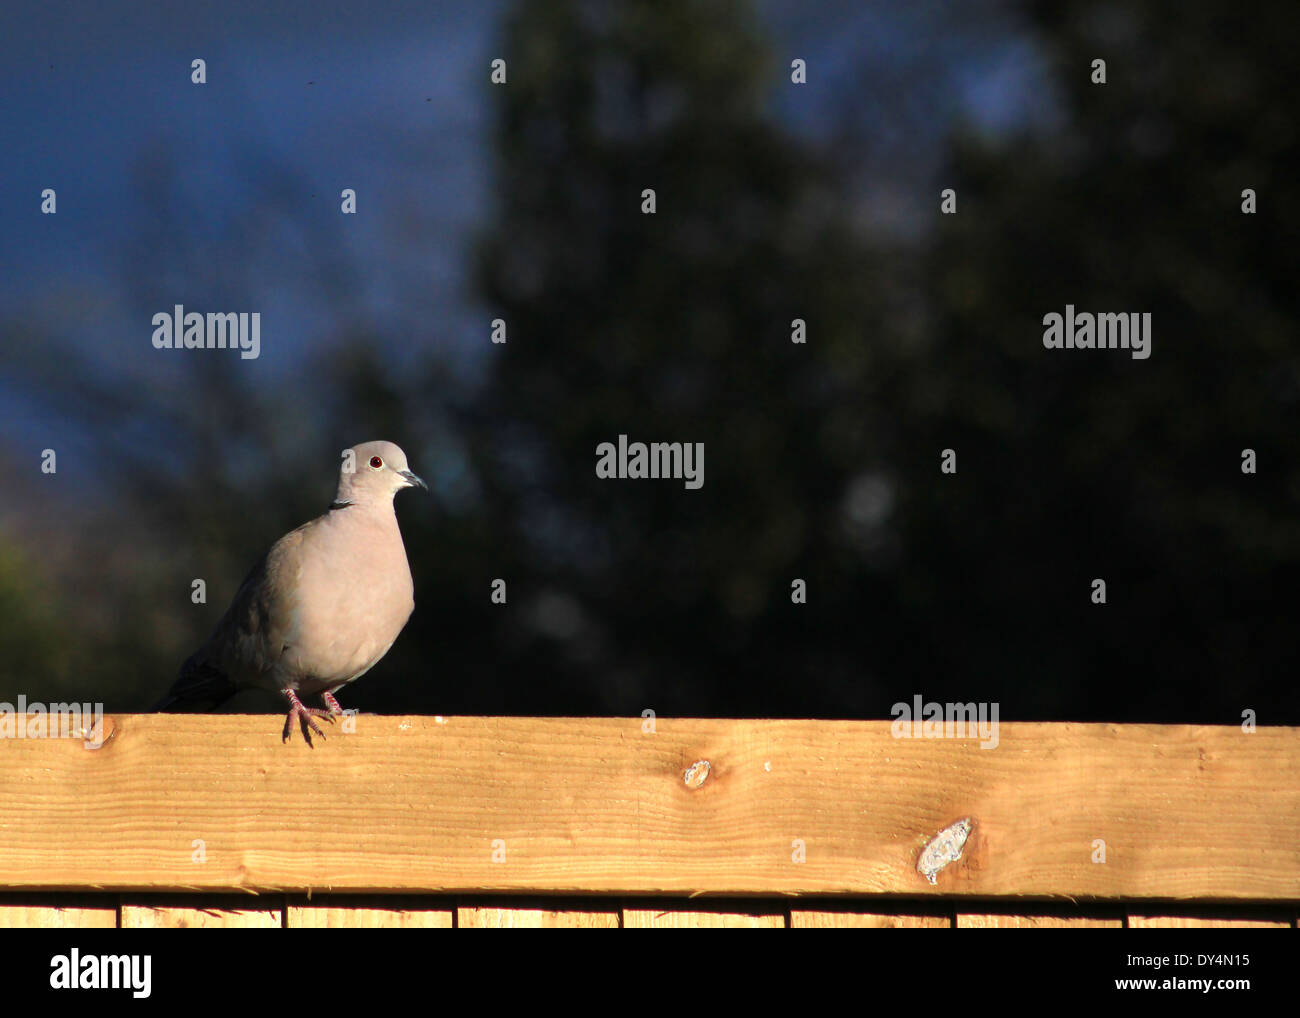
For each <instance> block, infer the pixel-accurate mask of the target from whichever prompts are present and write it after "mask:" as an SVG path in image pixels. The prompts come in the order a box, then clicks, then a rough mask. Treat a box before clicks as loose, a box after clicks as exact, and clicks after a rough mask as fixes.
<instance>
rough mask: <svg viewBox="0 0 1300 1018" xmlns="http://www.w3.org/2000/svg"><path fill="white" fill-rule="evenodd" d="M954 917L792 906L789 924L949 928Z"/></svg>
mask: <svg viewBox="0 0 1300 1018" xmlns="http://www.w3.org/2000/svg"><path fill="white" fill-rule="evenodd" d="M951 926H952V920H951V919H950V918H948V916H942V915H902V914H899V915H895V914H892V913H888V912H815V911H811V910H809V909H802V908H792V909H790V927H791V929H796V930H818V929H894V930H902V929H931V930H937V929H948V928H950V927H951Z"/></svg>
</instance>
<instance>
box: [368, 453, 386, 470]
mask: <svg viewBox="0 0 1300 1018" xmlns="http://www.w3.org/2000/svg"><path fill="white" fill-rule="evenodd" d="M383 465H384V461H383V460H381V459H380V458H379V457H378V456H371V457H370V467H371V469H372V470H378V469H379V468H380V467H382V466H383Z"/></svg>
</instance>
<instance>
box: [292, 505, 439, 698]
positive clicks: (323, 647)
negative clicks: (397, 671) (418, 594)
mask: <svg viewBox="0 0 1300 1018" xmlns="http://www.w3.org/2000/svg"><path fill="white" fill-rule="evenodd" d="M361 508H362V507H360V506H350V507H348V508H347V509H343V510H336V511H334V512H332V513H331V514H330V515H329V516H328V517H325V518H323V519H322V520H321V521H320V524H321V525H320V526H319V527H316V528H314V529H313V530H312V531H311V532H310V533H309V534H307V535H305V536H304V540H303V543H302V548H301V553H300V555H301V557H300V561H299V564H298V598H297V606H296V608H297V619H296V625H295V629H296V633H295V639H294V640H293V642H292V645H291V647H290V648H289V651H288V653H287V655H286V656H287V657H288V659H289V661H288V663H289V664H290V665H291V667H292V670H293V671H294V672H296V673H297V676H298V680H299V685H298V689H299V691H300V692H303V693H313V692H318V691H320V690H323V689H332V688H337V687H338V686H339V685H341V684H343V683H345V682H348V681H351V680H352V679H354V678H356V677H357V676H359V675H361V674H363V673H364V672H366V671H368V670H369V669H370V668H371V667H372V666H373V665H374V664H375V662H377V661H378V660H379V659H380V658H382V657H383V656H384V654H385V653H387V651H388V648H389V647H391V646H392V645H393V641H394V640H396V639H397V636H398V634H399V633H400V632H401V631H402V627H403V626H405V625H406V622H407V620H408V619H409V618H410V617H411V612H412V611H413V610H414V608H415V596H414V584H413V583H412V580H411V567H410V565H409V564H408V562H407V560H406V549H405V547H404V546H403V544H402V535H401V532H400V531H399V530H398V527H397V517H396V516H395V515H394V514H393V512H392V509H391V508H389V509H388V511H387V513H383V512H373V513H368V514H367V513H364V512H361V511H357V512H356V513H355V515H352V516H348V515H347V514H349V513H353V511H354V510H361Z"/></svg>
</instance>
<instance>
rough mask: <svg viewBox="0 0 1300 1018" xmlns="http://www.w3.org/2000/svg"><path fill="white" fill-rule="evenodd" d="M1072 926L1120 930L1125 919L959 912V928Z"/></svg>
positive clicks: (996, 928)
mask: <svg viewBox="0 0 1300 1018" xmlns="http://www.w3.org/2000/svg"><path fill="white" fill-rule="evenodd" d="M1071 927H1100V928H1104V929H1112V930H1119V929H1123V928H1124V920H1123V919H1117V918H1104V919H1103V918H1095V917H1091V916H1058V915H1004V914H1001V913H998V914H992V915H990V914H982V915H977V914H974V913H969V914H968V913H960V912H959V913H958V914H957V928H958V929H959V930H1037V929H1069V928H1071Z"/></svg>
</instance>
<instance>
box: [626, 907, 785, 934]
mask: <svg viewBox="0 0 1300 1018" xmlns="http://www.w3.org/2000/svg"><path fill="white" fill-rule="evenodd" d="M623 926H624V928H625V929H658V930H663V929H729V930H735V929H783V928H784V927H785V915H784V914H779V913H774V912H709V911H697V910H695V909H685V908H675V907H674V908H649V909H633V908H625V909H624V910H623Z"/></svg>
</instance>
